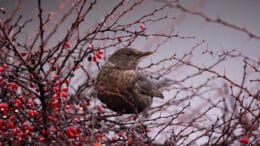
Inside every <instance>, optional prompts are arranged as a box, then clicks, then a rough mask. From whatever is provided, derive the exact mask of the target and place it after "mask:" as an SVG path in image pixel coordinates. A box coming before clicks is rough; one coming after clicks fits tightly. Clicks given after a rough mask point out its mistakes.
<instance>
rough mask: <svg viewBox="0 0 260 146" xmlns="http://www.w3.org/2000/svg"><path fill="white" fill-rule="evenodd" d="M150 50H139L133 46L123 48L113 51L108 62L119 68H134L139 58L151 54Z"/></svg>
mask: <svg viewBox="0 0 260 146" xmlns="http://www.w3.org/2000/svg"><path fill="white" fill-rule="evenodd" d="M152 53H153V52H152V51H146V52H143V51H139V50H136V49H133V48H123V49H120V50H117V51H116V52H114V53H113V54H112V55H111V56H110V57H109V58H108V62H109V63H112V64H113V65H114V66H115V67H117V68H119V69H135V68H136V66H137V64H138V63H139V62H140V59H141V58H143V57H145V56H148V55H150V54H152Z"/></svg>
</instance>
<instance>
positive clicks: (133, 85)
mask: <svg viewBox="0 0 260 146" xmlns="http://www.w3.org/2000/svg"><path fill="white" fill-rule="evenodd" d="M151 53H152V52H142V51H138V50H136V49H132V48H124V49H120V50H117V51H116V52H115V53H114V54H112V55H111V56H110V57H109V59H108V60H107V62H106V63H105V65H104V66H103V67H102V68H101V70H100V71H99V73H98V75H97V78H96V82H95V89H96V91H97V96H98V98H99V99H100V100H101V101H102V102H103V103H105V104H106V105H107V107H108V108H109V109H111V110H113V111H115V112H119V113H125V114H129V113H138V112H142V111H143V110H145V109H146V108H147V107H149V106H150V105H151V104H152V101H153V97H160V98H163V95H162V93H161V92H160V91H159V89H158V88H157V87H156V85H155V84H154V83H152V82H151V81H150V80H148V79H147V78H146V77H145V76H144V75H143V74H141V73H140V72H138V71H137V70H136V66H137V64H138V62H139V61H140V58H142V57H144V56H147V55H149V54H151Z"/></svg>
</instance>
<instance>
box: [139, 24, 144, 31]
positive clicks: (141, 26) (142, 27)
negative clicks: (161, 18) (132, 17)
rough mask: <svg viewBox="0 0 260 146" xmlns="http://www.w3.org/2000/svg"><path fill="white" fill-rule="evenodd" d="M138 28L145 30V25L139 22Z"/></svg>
mask: <svg viewBox="0 0 260 146" xmlns="http://www.w3.org/2000/svg"><path fill="white" fill-rule="evenodd" d="M140 29H141V30H143V31H144V30H145V26H144V24H143V23H142V24H140Z"/></svg>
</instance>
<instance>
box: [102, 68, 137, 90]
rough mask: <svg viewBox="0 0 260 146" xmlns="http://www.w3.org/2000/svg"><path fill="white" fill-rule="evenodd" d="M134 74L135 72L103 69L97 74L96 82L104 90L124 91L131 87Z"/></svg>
mask: <svg viewBox="0 0 260 146" xmlns="http://www.w3.org/2000/svg"><path fill="white" fill-rule="evenodd" d="M135 74H136V72H135V70H120V69H115V68H104V69H102V70H101V71H100V73H99V74H98V78H97V81H98V84H100V85H102V86H103V87H104V89H105V90H109V91H114V90H118V89H119V90H125V89H127V88H129V87H131V86H132V85H133V82H134V81H135Z"/></svg>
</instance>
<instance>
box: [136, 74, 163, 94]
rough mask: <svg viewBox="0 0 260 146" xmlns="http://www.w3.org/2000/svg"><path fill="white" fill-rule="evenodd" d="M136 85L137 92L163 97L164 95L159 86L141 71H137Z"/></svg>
mask: <svg viewBox="0 0 260 146" xmlns="http://www.w3.org/2000/svg"><path fill="white" fill-rule="evenodd" d="M134 86H135V89H136V90H137V92H139V93H142V94H144V95H147V96H151V97H159V98H163V95H162V93H161V92H160V91H159V89H158V87H157V86H156V85H155V84H154V83H153V82H151V81H150V80H148V79H147V78H146V77H145V76H144V75H142V74H141V73H137V76H136V81H135V85H134Z"/></svg>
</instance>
